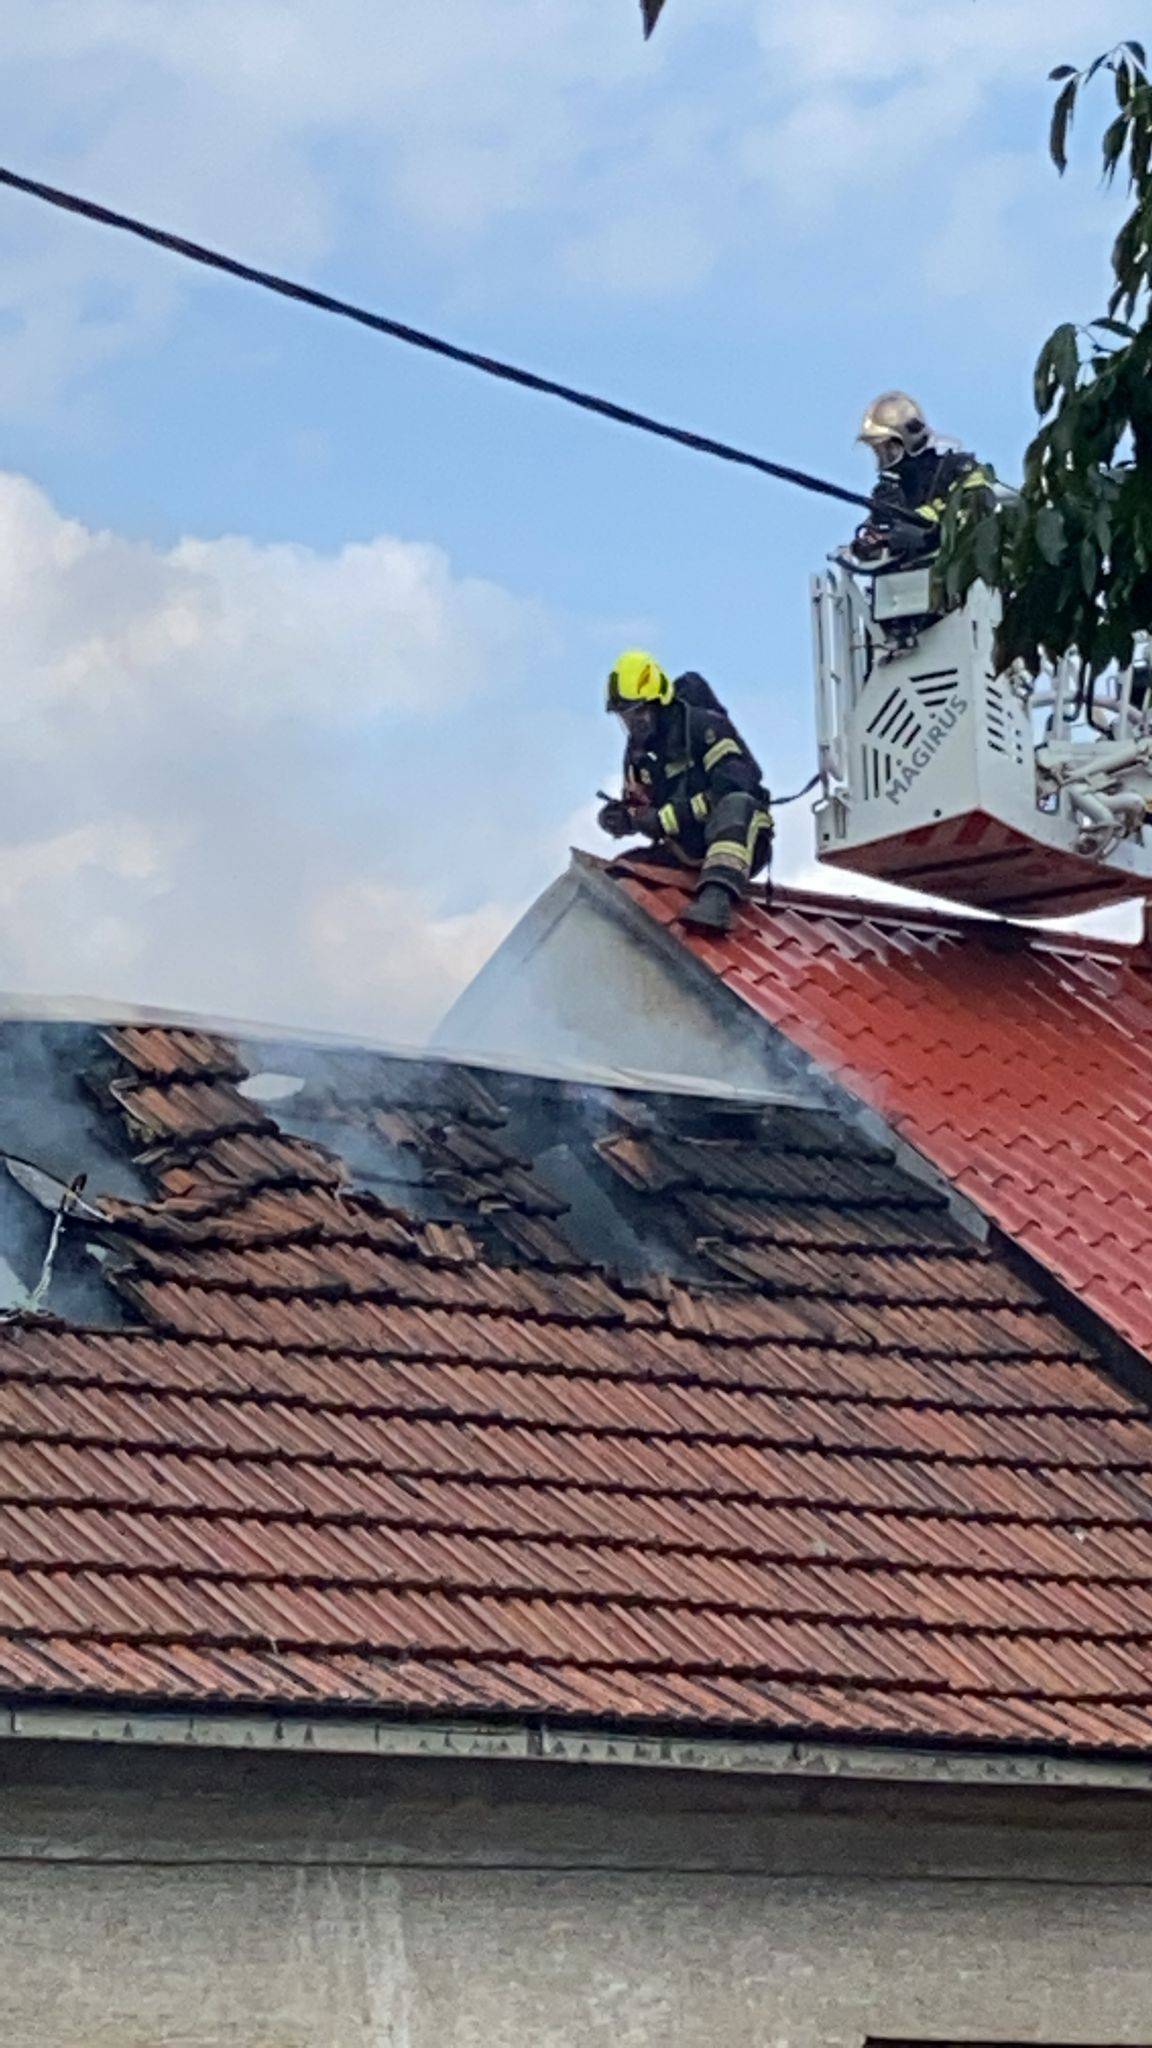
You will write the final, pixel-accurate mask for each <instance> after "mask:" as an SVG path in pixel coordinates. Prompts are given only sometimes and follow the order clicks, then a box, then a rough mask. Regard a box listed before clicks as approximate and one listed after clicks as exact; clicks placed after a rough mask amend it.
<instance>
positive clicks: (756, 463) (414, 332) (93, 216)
mask: <svg viewBox="0 0 1152 2048" xmlns="http://www.w3.org/2000/svg"><path fill="white" fill-rule="evenodd" d="M0 185H7V186H9V187H10V188H11V190H12V191H14V192H24V193H27V194H28V196H29V197H30V198H32V199H40V200H43V201H44V203H45V204H46V205H48V206H55V207H57V208H59V210H60V211H61V212H63V213H74V214H79V215H80V216H81V217H82V218H83V219H84V220H92V221H97V222H99V224H100V225H101V226H102V227H107V228H118V229H119V230H120V232H121V233H122V234H128V235H135V236H136V237H137V238H138V239H139V240H140V241H142V242H151V243H152V244H153V245H154V246H155V247H156V248H157V249H167V250H168V251H169V252H170V253H171V254H172V255H174V256H183V257H185V258H186V259H187V261H188V262H189V263H199V264H201V265H202V266H203V267H204V268H205V269H207V270H219V271H223V272H224V274H225V275H226V276H228V277H238V278H241V279H243V281H244V283H245V284H255V285H260V286H261V287H262V289H263V290H264V291H269V292H278V293H279V295H280V297H281V298H285V299H295V300H297V301H298V302H299V303H300V304H301V305H303V306H314V307H315V308H316V310H317V311H318V312H320V313H335V314H336V315H337V316H338V317H339V318H340V319H342V320H354V321H355V322H356V324H357V326H359V327H369V328H371V329H372V331H373V332H374V333H376V334H387V335H388V336H390V337H391V339H392V340H393V341H403V342H406V343H407V344H408V346H409V347H410V348H420V349H425V350H426V351H427V352H428V354H429V355H434V356H444V357H445V358H446V359H447V361H449V362H452V363H464V364H466V365H467V367H468V368H469V369H472V370H482V371H483V372H484V374H485V376H488V377H498V378H500V379H501V380H502V381H503V382H504V383H505V384H518V385H519V386H520V387H521V389H522V390H524V391H539V392H542V393H543V395H544V396H545V397H546V398H560V399H563V401H564V403H565V404H566V405H577V406H579V407H580V409H581V411H583V412H590V413H596V414H598V415H599V416H600V418H602V419H606V420H615V421H616V423H617V425H619V426H622V427H635V428H637V429H638V430H639V431H640V432H641V433H644V434H655V435H657V436H658V438H659V439H660V440H662V441H674V442H677V443H678V444H679V446H680V447H682V448H692V449H694V450H695V451H696V453H697V454H698V455H713V456H715V457H717V459H718V460H719V461H721V462H733V463H736V464H738V465H739V466H740V467H741V468H742V469H752V470H756V471H758V472H759V474H760V475H761V476H770V477H775V478H776V479H777V481H778V482H780V483H786V484H796V485H797V486H798V488H799V489H800V490H803V491H814V492H815V493H816V494H817V495H818V496H819V497H822V498H835V499H838V500H839V502H840V503H841V504H843V505H862V506H863V507H864V509H865V510H866V511H871V510H872V509H873V508H872V500H871V498H867V497H864V496H863V495H862V494H861V493H860V492H858V491H848V490H845V489H844V488H843V486H842V485H841V484H833V483H829V482H828V481H827V479H826V478H824V477H819V476H812V475H810V474H809V473H808V471H807V470H803V469H792V468H790V467H789V466H788V464H787V463H783V462H770V461H769V460H768V458H767V457H766V456H763V455H752V454H750V453H749V452H748V450H747V449H745V448H734V447H732V446H731V445H730V444H729V443H728V442H727V441H715V440H713V439H712V437H711V436H710V435H708V434H694V433H692V432H690V431H689V429H688V428H686V427H674V426H670V425H669V424H668V422H667V421H666V420H656V419H652V418H651V417H650V416H649V415H648V414H647V413H643V412H634V411H633V410H632V408H631V407H630V406H626V405H615V404H614V403H613V402H612V400H611V399H608V398H596V397H595V396H594V395H593V394H592V393H591V392H589V391H578V390H576V389H575V388H574V387H573V386H572V385H571V384H558V383H557V382H555V380H554V379H553V378H551V377H539V376H537V374H536V372H535V371H534V370H522V369H520V368H519V367H518V365H517V364H515V363H504V362H500V361H499V360H498V359H497V358H496V357H495V356H485V355H481V354H480V353H479V352H478V351H477V350H476V349H471V348H460V347H458V346H457V344H456V343H455V342H452V341H444V340H443V339H442V338H441V337H440V336H439V335H436V334H425V333H424V332H423V331H422V330H421V329H420V328H419V327H409V326H408V325H407V324H406V323H405V322H404V321H402V320H390V319H388V318H387V316H386V315H385V314H383V313H371V312H369V311H368V309H367V308H366V307H364V306H356V305H353V304H352V303H351V302H350V301H349V300H348V299H336V298H333V297H332V296H331V294H330V293H328V292H318V291H316V290H314V289H313V287H312V286H311V285H306V284H297V283H296V282H294V280H293V279H291V278H287V277H278V276H276V275H275V273H274V272H273V271H270V270H258V269H257V268H256V267H255V265H254V264H251V263H241V262H240V261H239V260H238V259H237V258H236V257H235V256H225V255H224V254H223V253H222V252H221V251H220V250H219V249H208V248H205V247H204V246H203V245H202V244H201V243H200V242H189V241H186V240H185V238H184V236H183V235H173V234H169V233H168V231H167V230H166V229H165V228H155V227H150V226H149V224H148V222H147V221H142V220H135V219H134V218H133V217H132V215H131V214H127V213H114V212H113V211H112V209H111V208H110V207H107V206H99V205H97V203H96V201H95V200H93V199H82V198H81V197H80V196H79V194H77V193H75V192H62V191H60V190H59V189H58V188H57V187H56V186H55V185H42V184H40V183H39V182H38V180H37V179H35V178H22V177H21V176H20V175H19V173H18V172H16V171H9V170H5V169H4V168H3V166H0ZM901 516H902V517H905V518H907V520H908V523H909V524H922V523H923V522H922V521H919V520H917V517H916V514H915V513H908V514H902V515H901Z"/></svg>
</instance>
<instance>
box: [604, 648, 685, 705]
mask: <svg viewBox="0 0 1152 2048" xmlns="http://www.w3.org/2000/svg"><path fill="white" fill-rule="evenodd" d="M671 702H672V684H671V681H670V679H669V678H668V677H667V676H666V675H665V673H664V671H663V669H662V668H661V666H660V664H659V662H658V661H657V660H656V657H655V655H653V654H645V653H644V652H643V650H642V649H641V648H639V647H631V648H629V650H628V652H627V654H622V655H621V656H620V657H619V659H618V661H617V662H616V665H615V667H614V668H613V670H612V673H611V675H610V676H609V678H608V695H607V706H608V709H609V711H616V710H618V709H619V707H620V705H622V704H670V703H671Z"/></svg>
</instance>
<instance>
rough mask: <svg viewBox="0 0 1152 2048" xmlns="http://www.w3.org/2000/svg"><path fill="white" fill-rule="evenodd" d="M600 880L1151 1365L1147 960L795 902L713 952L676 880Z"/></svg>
mask: <svg viewBox="0 0 1152 2048" xmlns="http://www.w3.org/2000/svg"><path fill="white" fill-rule="evenodd" d="M608 873H609V874H610V875H611V876H612V877H613V878H614V879H615V881H616V882H617V884H618V886H619V887H620V888H622V889H623V890H625V891H626V892H627V894H628V895H629V896H630V897H632V898H633V899H634V900H635V901H636V902H637V903H640V904H642V905H643V907H644V909H645V910H647V911H648V912H649V913H650V914H651V915H652V916H653V917H654V918H656V919H658V920H659V921H660V923H661V924H663V925H665V926H668V927H670V928H672V929H673V930H674V931H675V932H676V934H677V936H678V937H679V939H680V941H681V943H682V944H683V945H685V946H686V947H688V948H689V949H690V951H691V952H692V954H693V955H694V956H695V957H696V958H697V959H698V960H699V961H700V962H702V963H703V964H704V965H705V966H707V967H708V968H709V969H710V970H711V971H712V973H714V974H715V975H716V976H717V977H718V979H719V980H721V981H722V982H723V983H724V985H725V986H726V987H727V988H728V989H730V990H732V991H733V993H734V994H736V995H738V996H739V997H740V998H741V999H742V1001H744V1002H745V1003H747V1004H748V1005H749V1006H750V1008H751V1009H753V1010H755V1011H756V1012H758V1014H759V1015H760V1016H761V1017H764V1018H765V1019H766V1020H767V1021H768V1022H769V1023H770V1024H772V1025H773V1026H775V1027H777V1028H778V1029H779V1030H780V1031H781V1032H783V1033H785V1034H786V1036H787V1037H788V1038H789V1039H790V1040H791V1041H792V1042H793V1044H795V1045H797V1046H799V1047H800V1048H801V1049H802V1051H803V1052H805V1053H806V1054H808V1055H810V1056H811V1057H812V1058H813V1059H814V1060H815V1061H817V1062H818V1063H819V1065H820V1067H821V1068H822V1069H823V1070H824V1071H825V1072H826V1073H828V1074H830V1075H832V1076H834V1077H835V1078H836V1079H837V1080H838V1081H840V1082H841V1083H843V1085H844V1086H845V1087H846V1088H848V1089H849V1090H851V1092H852V1093H853V1094H854V1095H855V1096H857V1097H858V1098H860V1099H861V1100H862V1101H864V1102H866V1103H868V1104H869V1105H870V1106H871V1107H873V1108H874V1109H876V1110H877V1111H878V1112H879V1113H880V1114H881V1115H882V1116H883V1117H884V1118H885V1120H886V1121H887V1123H888V1124H889V1125H890V1126H891V1128H892V1129H893V1130H895V1131H896V1132H898V1133H899V1134H900V1135H901V1137H903V1138H905V1139H907V1141H908V1142H909V1143H910V1144H911V1145H913V1146H914V1147H915V1148H916V1149H917V1150H918V1151H919V1152H921V1153H922V1154H923V1155H924V1156H925V1158H927V1159H929V1160H931V1161H932V1162H933V1163H934V1164H935V1165H936V1166H937V1167H939V1168H940V1170H941V1171H942V1172H943V1173H944V1174H945V1175H947V1177H948V1178H949V1180H950V1181H951V1182H952V1183H953V1184H954V1185H955V1186H956V1187H957V1188H958V1189H960V1190H961V1191H962V1192H963V1193H964V1194H965V1195H967V1196H968V1197H970V1198H971V1200H972V1201H973V1202H975V1203H976V1204H977V1205H978V1207H979V1208H980V1209H981V1210H983V1211H984V1213H985V1214H986V1215H987V1216H989V1217H991V1218H992V1219H993V1220H994V1221H995V1222H996V1223H997V1224H999V1225H1000V1226H1001V1227H1002V1228H1003V1229H1004V1230H1006V1231H1008V1232H1009V1233H1010V1234H1011V1235H1012V1236H1013V1237H1014V1238H1015V1239H1017V1240H1018V1242H1019V1243H1020V1244H1021V1245H1022V1246H1024V1247H1025V1248H1026V1249H1027V1250H1028V1251H1029V1252H1031V1253H1033V1254H1034V1255H1035V1256H1036V1257H1037V1258H1038V1259H1040V1260H1042V1261H1043V1263H1044V1264H1045V1265H1046V1266H1047V1267H1048V1268H1049V1269H1050V1271H1051V1272H1052V1273H1054V1274H1055V1275H1057V1276H1058V1278H1059V1279H1060V1280H1061V1281H1063V1282H1065V1283H1066V1284H1067V1286H1068V1287H1069V1288H1071V1289H1072V1290H1073V1292H1074V1293H1075V1294H1076V1295H1077V1296H1079V1297H1080V1299H1082V1300H1083V1301H1084V1302H1086V1303H1087V1304H1089V1305H1090V1306H1091V1307H1092V1308H1093V1309H1094V1310H1095V1311H1097V1312H1098V1313H1099V1315H1101V1316H1102V1317H1103V1318H1104V1319H1105V1321H1107V1322H1108V1323H1110V1324H1111V1325H1112V1327H1113V1328H1114V1329H1115V1330H1117V1331H1118V1332H1120V1334H1121V1335H1122V1336H1123V1337H1124V1338H1125V1339H1126V1340H1128V1341H1129V1342H1130V1343H1132V1344H1134V1345H1136V1346H1138V1347H1139V1348H1140V1349H1141V1350H1143V1351H1144V1352H1146V1353H1149V1354H1152V1283H1150V1279H1149V1275H1150V1273H1152V1174H1150V1172H1149V1158H1150V1154H1152V949H1146V948H1144V947H1142V946H1141V947H1133V946H1130V945H1120V944H1110V943H1108V942H1107V941H1101V940H1096V939H1087V938H1081V937H1076V936H1072V935H1066V934H1063V933H1055V932H1052V931H1040V930H1036V931H1033V930H1030V929H1026V928H1024V927H1021V926H1018V925H1004V924H1000V923H994V922H989V921H986V920H979V921H978V920H976V919H973V918H963V917H959V916H954V915H950V914H938V913H937V912H934V911H917V910H912V911H908V910H906V909H905V908H904V907H903V906H900V907H897V908H894V907H892V906H890V905H885V904H875V903H865V902H858V901H854V900H852V899H846V898H844V897H836V896H818V895H813V894H809V893H807V892H801V891H796V890H789V889H781V890H779V891H777V892H776V894H775V897H774V901H773V907H772V908H771V910H766V909H765V908H764V907H763V906H762V905H756V904H750V905H748V906H747V907H746V908H745V909H744V910H743V911H742V913H741V916H740V919H739V923H738V925H737V927H736V929H735V930H734V931H733V932H732V933H731V934H730V935H729V936H727V937H725V938H723V939H720V940H717V939H709V938H704V937H697V936H694V935H691V934H690V933H689V931H688V929H687V928H681V927H679V926H677V925H676V923H675V920H676V918H677V916H678V913H679V911H680V909H681V908H682V907H683V903H684V891H683V884H682V883H681V882H680V881H679V879H678V878H677V877H676V876H675V875H672V874H670V873H669V871H668V870H667V869H658V868H653V867H645V866H644V865H643V864H642V863H639V862H635V863H634V862H624V863H619V862H618V863H616V864H615V866H613V867H611V868H610V869H608Z"/></svg>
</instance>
